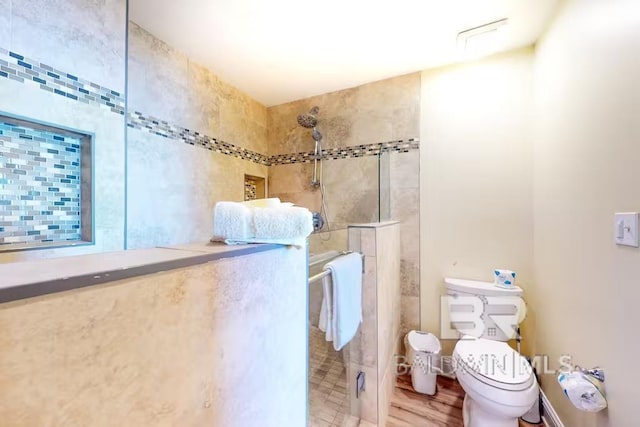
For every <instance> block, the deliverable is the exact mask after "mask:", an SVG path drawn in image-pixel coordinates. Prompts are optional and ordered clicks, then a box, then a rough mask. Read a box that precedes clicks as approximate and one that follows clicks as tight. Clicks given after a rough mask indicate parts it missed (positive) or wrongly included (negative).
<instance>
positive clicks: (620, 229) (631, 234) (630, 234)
mask: <svg viewBox="0 0 640 427" xmlns="http://www.w3.org/2000/svg"><path fill="white" fill-rule="evenodd" d="M613 235H614V239H615V241H616V244H617V245H622V246H632V247H634V248H637V247H638V246H640V239H639V238H638V212H624V213H616V214H615V221H614V224H613Z"/></svg>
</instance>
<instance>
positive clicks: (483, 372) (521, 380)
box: [453, 337, 535, 391]
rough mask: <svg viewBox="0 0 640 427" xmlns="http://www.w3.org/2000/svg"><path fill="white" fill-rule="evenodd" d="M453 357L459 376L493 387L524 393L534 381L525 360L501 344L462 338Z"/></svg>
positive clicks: (529, 366) (506, 345) (505, 344)
mask: <svg viewBox="0 0 640 427" xmlns="http://www.w3.org/2000/svg"><path fill="white" fill-rule="evenodd" d="M453 356H454V360H455V363H456V373H457V374H458V375H464V373H467V374H469V375H471V376H473V377H474V378H476V379H477V380H478V381H480V382H482V383H484V384H487V385H490V386H492V387H495V388H499V389H502V390H511V391H518V390H525V389H527V388H529V387H531V385H532V384H533V382H534V380H535V379H534V375H533V369H532V368H531V365H529V363H528V362H527V360H526V359H525V358H524V357H522V356H521V355H520V354H518V353H517V352H516V351H515V350H513V349H512V348H511V347H509V345H508V344H507V343H504V342H500V341H492V340H487V339H483V338H472V337H465V338H463V339H461V340H460V341H458V343H457V344H456V347H455V350H454V351H453ZM461 371H463V372H461Z"/></svg>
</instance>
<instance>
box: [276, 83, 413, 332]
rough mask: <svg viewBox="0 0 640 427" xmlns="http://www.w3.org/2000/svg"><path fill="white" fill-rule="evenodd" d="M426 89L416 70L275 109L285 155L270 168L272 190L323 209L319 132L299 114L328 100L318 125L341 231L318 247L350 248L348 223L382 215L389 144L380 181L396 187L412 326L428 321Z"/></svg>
mask: <svg viewBox="0 0 640 427" xmlns="http://www.w3.org/2000/svg"><path fill="white" fill-rule="evenodd" d="M420 96H421V94H420V74H419V73H416V74H409V75H405V76H400V77H395V78H391V79H387V80H382V81H379V82H374V83H370V84H366V85H362V86H358V87H355V88H352V89H347V90H342V91H338V92H332V93H327V94H324V95H320V96H315V97H312V98H308V99H303V100H299V101H294V102H290V103H287V104H282V105H278V106H275V107H270V108H269V109H268V113H269V116H268V117H269V121H268V136H269V154H270V155H271V156H274V157H272V159H276V160H279V161H278V162H277V163H278V164H274V165H273V166H271V167H270V169H269V195H270V196H271V197H281V198H282V199H286V200H288V201H292V202H295V203H297V204H300V205H302V206H305V207H307V208H309V209H311V210H313V211H319V210H320V207H321V205H320V204H321V194H320V191H319V190H318V189H313V188H312V187H311V185H310V182H311V177H312V173H313V164H312V163H311V157H310V155H309V152H311V151H312V150H313V140H312V138H311V135H310V131H309V129H305V128H302V127H301V126H298V124H297V122H296V116H297V115H298V114H301V113H306V112H307V111H309V110H310V109H311V108H312V107H313V106H316V105H317V106H318V107H320V113H319V115H318V120H319V124H318V129H319V130H320V132H322V134H323V136H324V138H323V140H322V144H323V148H324V149H326V150H327V151H328V152H329V153H328V155H327V156H326V157H327V160H325V161H324V162H323V177H324V183H325V188H326V198H325V202H326V204H327V208H328V211H329V219H330V222H331V224H332V227H331V228H332V229H334V230H338V231H332V232H331V233H324V235H317V236H312V239H311V243H310V245H311V250H312V251H318V252H319V251H326V250H331V249H338V250H344V249H345V245H346V230H344V227H345V226H346V224H348V223H354V222H359V223H367V222H374V221H377V220H378V217H379V210H378V209H379V206H378V201H379V190H380V189H381V188H380V187H379V183H378V170H379V169H378V168H379V159H378V157H377V153H379V151H380V150H383V151H386V152H387V153H386V154H385V156H389V157H388V159H385V161H388V164H386V165H385V166H386V167H388V168H387V170H386V173H385V174H383V175H384V177H383V182H381V183H380V185H382V186H383V187H382V189H383V190H385V191H384V193H385V194H387V195H388V200H386V203H388V207H389V214H390V219H392V220H397V221H400V223H401V225H400V233H401V239H400V251H401V293H402V296H401V306H402V310H401V313H402V329H403V330H405V331H406V330H408V329H415V328H419V327H420V312H419V310H420V301H419V298H420V272H419V259H420V249H419V242H420V238H419V237H420V236H419V233H420V231H419V230H420V223H419V201H420V193H419V170H420V169H419V141H418V136H419V134H420ZM300 153H303V154H300ZM386 181H388V182H386Z"/></svg>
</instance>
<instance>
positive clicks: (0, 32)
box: [0, 0, 11, 49]
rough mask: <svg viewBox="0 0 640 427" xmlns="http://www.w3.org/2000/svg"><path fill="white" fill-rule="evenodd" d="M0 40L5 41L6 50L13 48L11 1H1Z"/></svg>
mask: <svg viewBox="0 0 640 427" xmlns="http://www.w3.org/2000/svg"><path fill="white" fill-rule="evenodd" d="M0 40H5V42H4V43H5V44H6V46H3V48H4V49H9V48H11V46H10V44H11V43H10V41H11V0H0Z"/></svg>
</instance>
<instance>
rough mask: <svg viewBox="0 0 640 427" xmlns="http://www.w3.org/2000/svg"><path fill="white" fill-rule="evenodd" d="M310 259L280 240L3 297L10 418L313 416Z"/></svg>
mask: <svg viewBox="0 0 640 427" xmlns="http://www.w3.org/2000/svg"><path fill="white" fill-rule="evenodd" d="M305 258H306V249H299V250H298V249H287V248H280V249H276V250H272V251H267V252H261V253H259V254H253V255H247V256H241V257H235V258H228V259H224V260H219V261H215V262H211V263H208V264H203V265H199V266H194V267H189V268H185V269H178V270H170V271H167V272H162V273H157V274H153V275H150V276H140V277H137V278H133V279H127V280H122V281H118V282H113V283H108V284H104V285H99V286H94V287H88V288H84V289H79V290H74V291H69V292H65V293H58V294H53V295H48V296H43V297H38V298H32V299H27V300H22V301H17V302H13V303H7V304H2V305H0V325H2V328H0V366H2V367H3V369H1V370H0V395H2V399H0V419H1V420H2V422H1V424H2V425H3V426H52V427H56V426H65V427H66V426H92V427H112V426H118V425H121V426H157V427H162V426H178V425H179V426H185V427H186V426H193V427H197V426H205V425H208V426H225V427H254V426H255V427H258V426H259V427H269V426H273V427H276V426H277V427H280V426H303V425H305V421H306V403H307V399H306V384H307V377H306V365H307V356H306V353H307V352H306V346H307V343H306V336H307V326H306V325H307V322H306V321H305V317H306V307H305V301H306V285H305V281H306V265H305V264H306V263H305ZM267 336H268V337H269V339H265V337H267ZM34 385H37V386H34Z"/></svg>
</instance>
